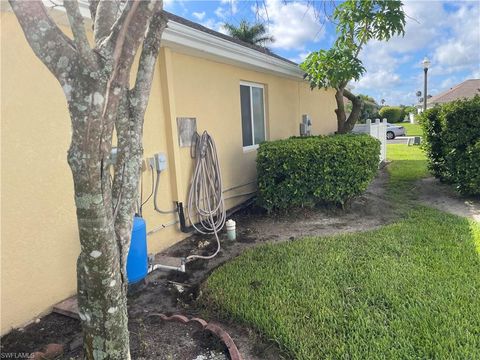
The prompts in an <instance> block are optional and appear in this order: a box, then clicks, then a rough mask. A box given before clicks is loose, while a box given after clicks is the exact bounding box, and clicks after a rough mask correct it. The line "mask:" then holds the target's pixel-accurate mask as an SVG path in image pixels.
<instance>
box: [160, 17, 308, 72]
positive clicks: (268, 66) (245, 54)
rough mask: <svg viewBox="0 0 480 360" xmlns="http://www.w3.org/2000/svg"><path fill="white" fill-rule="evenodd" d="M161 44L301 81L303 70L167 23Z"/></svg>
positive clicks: (251, 50)
mask: <svg viewBox="0 0 480 360" xmlns="http://www.w3.org/2000/svg"><path fill="white" fill-rule="evenodd" d="M162 45H163V46H167V47H169V48H171V49H173V50H175V51H177V52H181V53H185V54H189V55H194V56H199V57H203V58H207V59H211V60H215V61H219V62H224V63H228V64H233V65H238V66H242V67H246V68H248V69H252V70H257V71H261V72H268V73H273V74H276V75H281V76H286V77H291V78H295V79H303V71H302V70H301V69H300V68H299V67H298V66H297V65H295V64H292V63H289V62H286V61H284V60H281V59H278V58H276V57H273V56H270V55H267V54H264V53H261V52H260V51H257V50H253V49H250V48H248V47H246V46H242V45H239V44H237V43H234V42H232V41H229V40H226V39H223V38H220V37H218V36H215V35H212V34H209V33H206V32H203V31H200V30H197V29H194V28H191V27H189V26H187V25H183V24H180V23H177V22H174V21H171V20H170V21H169V22H168V27H167V28H166V29H165V31H164V33H163V36H162Z"/></svg>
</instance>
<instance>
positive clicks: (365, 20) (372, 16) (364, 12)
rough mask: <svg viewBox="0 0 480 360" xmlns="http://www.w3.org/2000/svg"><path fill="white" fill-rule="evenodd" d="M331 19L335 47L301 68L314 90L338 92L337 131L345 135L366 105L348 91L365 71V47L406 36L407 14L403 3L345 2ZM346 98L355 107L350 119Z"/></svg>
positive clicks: (378, 0)
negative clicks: (373, 42)
mask: <svg viewBox="0 0 480 360" xmlns="http://www.w3.org/2000/svg"><path fill="white" fill-rule="evenodd" d="M332 20H333V22H334V23H335V24H336V28H337V34H338V37H337V40H336V41H335V43H334V44H333V46H332V47H331V48H330V49H328V50H319V51H314V52H312V53H311V54H310V55H309V56H308V57H307V58H306V59H305V61H304V62H303V63H302V64H300V67H301V69H302V70H304V71H305V78H306V79H307V80H308V81H309V82H310V87H311V88H312V89H314V88H334V89H336V90H337V93H336V94H335V99H336V101H337V110H336V111H335V112H336V114H337V122H338V132H339V133H344V132H348V131H350V130H351V129H352V128H353V126H354V125H355V122H356V121H357V120H358V118H359V117H360V114H361V109H362V106H363V100H362V99H361V98H359V97H356V96H355V95H353V94H352V93H351V92H350V91H349V90H347V89H346V88H345V87H346V86H347V84H348V82H349V81H351V80H356V81H357V80H359V79H360V77H361V76H362V75H363V74H364V73H365V71H366V70H365V67H364V66H363V64H362V61H361V60H360V59H359V57H358V55H359V53H360V51H361V49H362V47H363V46H364V45H365V44H366V43H367V42H368V41H370V40H377V41H387V40H389V39H390V38H391V37H392V36H395V35H404V26H405V13H404V12H403V4H402V2H401V1H397V0H392V1H381V0H346V1H344V2H342V3H341V4H340V5H338V6H337V7H335V9H334V11H333V14H332ZM344 96H345V97H347V98H348V99H349V100H350V101H352V104H353V109H352V112H351V113H350V115H349V116H348V119H347V117H346V114H345V106H344V103H343V102H344V100H343V97H344Z"/></svg>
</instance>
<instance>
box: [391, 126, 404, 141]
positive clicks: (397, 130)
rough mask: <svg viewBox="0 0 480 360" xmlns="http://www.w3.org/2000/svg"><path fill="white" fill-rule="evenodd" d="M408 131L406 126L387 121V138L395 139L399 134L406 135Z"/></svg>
mask: <svg viewBox="0 0 480 360" xmlns="http://www.w3.org/2000/svg"><path fill="white" fill-rule="evenodd" d="M405 135H407V133H406V132H405V128H404V127H403V126H400V125H394V124H389V123H387V139H388V140H393V139H395V138H396V137H397V136H405Z"/></svg>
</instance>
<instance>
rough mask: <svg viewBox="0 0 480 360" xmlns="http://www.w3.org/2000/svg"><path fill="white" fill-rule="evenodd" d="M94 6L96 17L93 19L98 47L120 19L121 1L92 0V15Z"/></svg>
mask: <svg viewBox="0 0 480 360" xmlns="http://www.w3.org/2000/svg"><path fill="white" fill-rule="evenodd" d="M93 6H94V9H95V17H94V18H93V17H92V21H93V29H94V32H93V38H94V39H95V44H96V45H97V46H98V45H100V44H101V43H102V42H103V41H104V40H105V39H106V38H107V37H108V36H109V35H110V34H111V32H112V27H113V24H115V22H116V21H117V19H118V17H119V14H120V11H121V6H120V1H113V0H107V1H99V0H90V13H92V7H93Z"/></svg>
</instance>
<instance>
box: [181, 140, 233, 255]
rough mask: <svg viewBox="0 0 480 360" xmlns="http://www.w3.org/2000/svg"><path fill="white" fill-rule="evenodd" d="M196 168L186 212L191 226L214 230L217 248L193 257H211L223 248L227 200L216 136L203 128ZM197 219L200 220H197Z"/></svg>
mask: <svg viewBox="0 0 480 360" xmlns="http://www.w3.org/2000/svg"><path fill="white" fill-rule="evenodd" d="M192 150H194V152H192V157H193V158H194V159H195V170H194V172H193V177H192V182H191V184H190V192H189V194H188V207H187V215H188V219H189V221H190V223H191V224H192V226H193V227H194V228H195V230H197V231H198V232H199V233H201V234H215V238H216V240H217V250H216V251H215V253H213V254H212V255H209V256H202V255H190V256H188V257H187V258H186V260H187V261H191V260H193V259H212V258H213V257H215V256H216V255H217V254H218V253H219V251H220V239H219V238H218V232H219V231H220V230H221V229H222V228H223V226H224V225H225V219H226V214H225V202H224V199H223V193H222V177H221V174H220V165H219V163H218V155H217V149H216V147H215V142H214V141H213V138H212V137H211V136H210V135H209V134H208V133H207V132H206V131H204V132H203V134H202V135H201V136H200V135H198V134H196V135H195V144H194V149H192ZM195 219H198V222H196V221H195Z"/></svg>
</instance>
